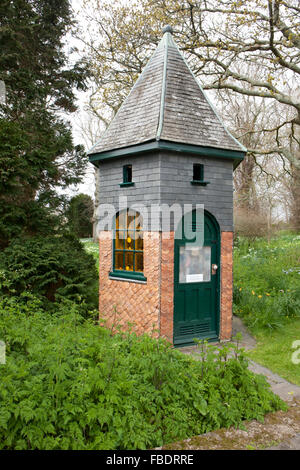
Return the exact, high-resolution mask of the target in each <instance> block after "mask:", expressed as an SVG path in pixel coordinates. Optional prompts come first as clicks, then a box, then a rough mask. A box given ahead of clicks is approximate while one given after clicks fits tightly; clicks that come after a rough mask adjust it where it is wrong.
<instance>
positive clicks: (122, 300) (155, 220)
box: [89, 26, 246, 346]
mask: <svg viewBox="0 0 300 470" xmlns="http://www.w3.org/2000/svg"><path fill="white" fill-rule="evenodd" d="M245 152H246V149H245V148H244V147H243V146H242V145H241V144H240V143H239V142H238V141H237V140H236V139H235V138H234V137H233V136H232V135H231V134H230V133H229V132H228V131H227V129H226V128H225V126H224V124H223V123H222V121H221V120H220V118H219V117H218V115H217V113H216V111H215V110H214V108H213V106H212V104H211V103H210V102H209V100H208V98H207V97H206V96H205V94H204V92H203V90H202V88H201V86H200V85H199V83H198V81H197V79H196V78H195V76H194V75H193V73H192V72H191V70H190V68H189V66H188V65H187V63H186V62H185V60H184V58H183V56H182V55H181V53H180V51H179V50H178V48H177V46H176V44H175V42H174V40H173V37H172V29H171V27H169V26H167V27H166V28H164V34H163V37H162V39H161V41H160V43H159V45H158V47H157V49H156V50H155V52H154V54H153V56H152V57H151V59H150V60H149V62H148V64H147V65H146V67H145V69H144V71H143V72H142V74H141V75H140V77H139V79H138V80H137V82H136V83H135V85H134V87H133V88H132V90H131V92H130V94H129V95H128V97H127V99H126V100H125V102H124V103H123V104H122V106H121V107H120V109H119V111H118V113H117V114H116V116H115V117H114V119H113V120H112V122H111V124H110V126H109V127H108V128H107V130H106V131H105V132H104V134H103V136H102V138H101V139H100V141H99V142H97V144H96V145H95V146H94V147H93V148H92V149H91V150H90V151H89V158H90V161H91V162H92V163H93V164H94V165H96V166H97V167H98V168H99V176H100V177H99V181H100V183H99V185H100V186H99V197H100V206H101V207H102V208H106V210H108V212H109V208H110V207H112V208H113V217H112V224H111V226H109V225H108V226H107V227H104V226H101V223H100V224H99V225H98V228H99V231H98V235H99V243H100V255H99V256H100V262H99V271H100V291H99V296H100V300H99V309H100V316H101V318H105V319H106V320H107V323H108V325H110V324H112V323H113V322H115V321H116V320H117V321H118V323H119V324H120V325H121V326H123V327H124V328H126V327H127V325H128V322H130V323H131V324H132V325H133V329H134V330H135V331H136V332H137V333H139V334H140V333H144V332H146V333H149V334H151V333H153V332H155V334H159V335H161V336H164V337H166V338H167V339H168V340H169V341H170V342H172V343H173V344H174V345H175V346H183V345H188V344H193V338H209V339H211V340H217V339H219V340H227V339H230V337H231V329H232V327H231V324H232V248H233V170H234V168H235V167H236V166H237V165H238V163H239V162H240V161H241V160H242V159H243V158H244V155H245ZM201 206H203V207H201ZM101 207H100V208H101ZM197 208H198V209H197ZM100 212H101V211H100ZM170 214H171V217H170ZM178 214H179V215H180V217H179V218H178ZM200 214H201V216H200ZM184 228H187V230H185V229H184ZM197 232H199V234H200V235H201V236H199V237H198V236H197ZM191 233H192V234H193V235H194V239H193V238H191V237H190V236H189V235H190V234H191ZM199 240H201V242H200V243H199Z"/></svg>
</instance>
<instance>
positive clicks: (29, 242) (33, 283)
mask: <svg viewBox="0 0 300 470" xmlns="http://www.w3.org/2000/svg"><path fill="white" fill-rule="evenodd" d="M97 279H98V274H97V269H96V266H95V261H94V259H93V257H92V256H91V255H89V254H87V253H86V251H85V250H84V247H83V245H82V244H81V243H80V242H79V241H78V240H77V239H76V238H75V237H71V236H66V235H65V236H57V237H54V236H52V237H49V236H48V237H31V238H18V239H15V240H14V241H12V242H11V244H10V245H9V246H8V247H7V248H6V249H5V250H3V251H2V252H1V253H0V293H2V294H6V295H9V294H11V295H20V294H21V293H22V292H24V291H27V292H31V293H34V294H36V295H38V296H41V297H42V298H44V299H47V301H49V302H55V301H59V300H61V299H71V300H73V301H76V302H81V303H82V301H85V303H86V307H87V309H89V308H96V307H97V297H98V280H97Z"/></svg>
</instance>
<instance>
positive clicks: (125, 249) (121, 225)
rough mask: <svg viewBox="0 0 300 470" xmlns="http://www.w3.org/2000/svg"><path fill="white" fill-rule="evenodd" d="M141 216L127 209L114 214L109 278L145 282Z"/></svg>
mask: <svg viewBox="0 0 300 470" xmlns="http://www.w3.org/2000/svg"><path fill="white" fill-rule="evenodd" d="M143 271H144V239H143V227H142V221H141V216H140V214H139V213H138V212H136V211H133V210H131V209H129V208H127V209H125V210H123V211H120V212H118V213H117V214H116V217H115V224H114V237H113V271H112V272H111V273H110V274H109V275H110V277H111V278H121V279H124V278H125V279H133V280H134V279H135V280H139V281H146V277H145V276H144V274H143Z"/></svg>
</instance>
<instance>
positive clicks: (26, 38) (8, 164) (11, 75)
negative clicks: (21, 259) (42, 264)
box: [0, 0, 88, 247]
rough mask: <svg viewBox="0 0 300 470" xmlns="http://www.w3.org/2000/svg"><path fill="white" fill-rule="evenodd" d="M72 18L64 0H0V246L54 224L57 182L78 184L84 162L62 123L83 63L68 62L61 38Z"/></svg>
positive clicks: (83, 74) (82, 77)
mask: <svg viewBox="0 0 300 470" xmlns="http://www.w3.org/2000/svg"><path fill="white" fill-rule="evenodd" d="M73 27H74V20H73V17H72V12H71V7H70V3H69V1H68V0H13V1H11V0H2V2H1V5H0V44H1V47H0V80H3V81H4V83H5V86H6V102H5V103H4V102H3V100H2V102H1V105H0V220H1V222H0V247H5V246H7V245H8V243H9V241H10V240H11V239H12V238H13V237H14V236H16V235H18V234H21V233H24V232H25V233H29V234H30V233H32V234H34V233H38V232H40V233H49V231H51V230H53V229H54V228H55V226H56V225H57V220H56V217H55V214H57V211H58V207H59V204H60V202H61V197H58V196H57V188H66V187H67V186H68V185H70V184H73V183H78V182H79V181H80V180H81V178H82V175H83V174H84V169H85V165H86V158H85V154H84V151H83V147H81V146H74V144H73V140H72V135H71V128H70V125H69V124H68V123H67V122H65V121H64V120H63V119H62V117H60V116H59V113H60V115H61V113H62V112H64V113H71V112H73V111H74V110H75V109H76V107H75V96H74V89H75V88H77V89H82V90H83V89H85V79H86V78H87V76H88V71H87V66H86V64H85V63H84V62H83V61H77V62H76V63H75V64H74V65H70V64H69V60H68V57H67V55H66V52H65V49H64V47H65V44H64V38H65V35H66V33H67V32H70V31H72V29H73Z"/></svg>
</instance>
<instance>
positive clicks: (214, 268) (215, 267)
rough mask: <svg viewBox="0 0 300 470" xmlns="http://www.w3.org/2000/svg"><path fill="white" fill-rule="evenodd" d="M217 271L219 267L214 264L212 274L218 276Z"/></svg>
mask: <svg viewBox="0 0 300 470" xmlns="http://www.w3.org/2000/svg"><path fill="white" fill-rule="evenodd" d="M217 269H218V265H217V264H212V265H211V273H212V274H216V271H217Z"/></svg>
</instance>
